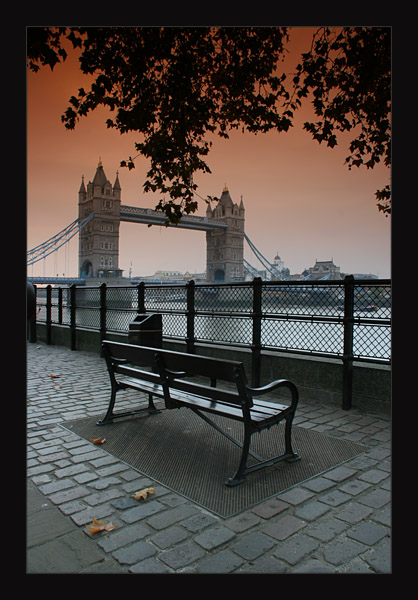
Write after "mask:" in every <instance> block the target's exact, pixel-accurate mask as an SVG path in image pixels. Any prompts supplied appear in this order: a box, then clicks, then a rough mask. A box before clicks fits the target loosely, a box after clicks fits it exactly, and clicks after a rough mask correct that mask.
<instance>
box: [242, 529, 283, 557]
mask: <svg viewBox="0 0 418 600" xmlns="http://www.w3.org/2000/svg"><path fill="white" fill-rule="evenodd" d="M274 545H275V543H274V542H273V540H272V539H271V538H269V537H268V536H267V535H264V534H263V533H260V532H257V533H252V534H249V535H247V536H245V537H244V538H243V539H241V540H240V541H239V542H237V543H236V544H234V545H233V546H232V547H231V548H232V550H233V551H234V552H236V553H237V554H239V555H240V556H242V558H245V559H246V560H254V559H255V558H257V557H258V556H260V555H261V554H264V552H266V551H267V550H270V549H271V548H273V547H274Z"/></svg>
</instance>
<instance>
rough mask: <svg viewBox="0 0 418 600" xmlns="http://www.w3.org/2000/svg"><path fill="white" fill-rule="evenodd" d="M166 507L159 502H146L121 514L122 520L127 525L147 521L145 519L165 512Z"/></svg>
mask: <svg viewBox="0 0 418 600" xmlns="http://www.w3.org/2000/svg"><path fill="white" fill-rule="evenodd" d="M164 509H165V506H164V505H163V504H161V502H158V500H152V501H151V502H144V503H143V504H140V505H138V506H135V507H134V508H130V509H128V510H125V511H124V512H123V513H121V515H120V518H121V519H122V521H125V523H135V521H139V520H140V519H145V517H149V516H150V515H153V514H154V513H156V512H158V511H160V510H164Z"/></svg>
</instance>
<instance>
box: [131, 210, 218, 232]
mask: <svg viewBox="0 0 418 600" xmlns="http://www.w3.org/2000/svg"><path fill="white" fill-rule="evenodd" d="M120 220H121V221H126V222H129V223H145V224H146V225H167V217H166V216H165V215H164V214H163V213H161V212H158V211H156V210H153V209H152V208H140V207H137V206H125V205H123V204H121V206H120ZM168 225H169V226H171V227H172V226H173V224H172V223H169V222H168ZM174 226H175V227H178V228H180V229H197V230H199V231H213V230H214V229H227V227H228V226H227V224H226V223H224V222H223V221H221V220H220V219H208V218H207V217H198V216H194V215H192V216H191V215H183V216H182V218H181V221H180V223H178V224H177V225H174Z"/></svg>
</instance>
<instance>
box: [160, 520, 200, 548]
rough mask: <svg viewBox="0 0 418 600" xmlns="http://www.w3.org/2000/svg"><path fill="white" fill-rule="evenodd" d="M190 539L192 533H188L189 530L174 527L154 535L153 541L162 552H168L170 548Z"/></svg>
mask: <svg viewBox="0 0 418 600" xmlns="http://www.w3.org/2000/svg"><path fill="white" fill-rule="evenodd" d="M188 537H190V532H188V531H187V529H184V527H178V526H176V525H174V526H173V527H168V528H167V529H164V530H163V531H160V532H159V533H157V534H155V535H153V536H152V537H151V541H152V543H153V544H156V545H157V546H158V547H159V548H161V549H162V550H166V549H167V548H170V546H174V544H178V543H180V542H184V540H186V539H187V538H188ZM201 545H203V544H201Z"/></svg>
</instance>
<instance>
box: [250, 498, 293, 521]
mask: <svg viewBox="0 0 418 600" xmlns="http://www.w3.org/2000/svg"><path fill="white" fill-rule="evenodd" d="M286 508H289V505H288V504H286V503H285V502H283V500H279V499H278V498H270V499H269V500H265V501H264V502H261V503H260V504H258V505H257V506H255V507H254V508H253V509H252V512H253V513H255V514H256V515H259V516H260V517H262V518H263V519H270V517H273V516H274V515H278V514H279V513H281V512H283V511H284V510H286Z"/></svg>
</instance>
